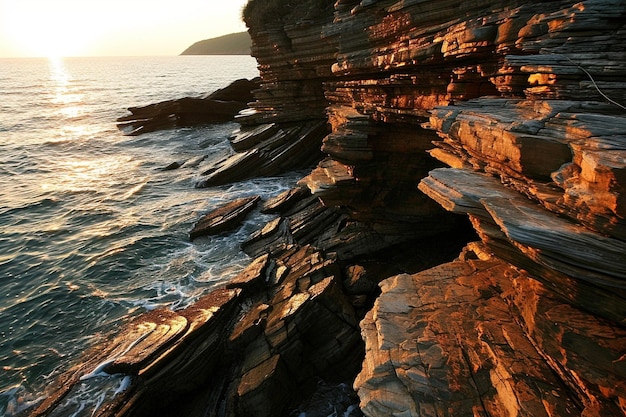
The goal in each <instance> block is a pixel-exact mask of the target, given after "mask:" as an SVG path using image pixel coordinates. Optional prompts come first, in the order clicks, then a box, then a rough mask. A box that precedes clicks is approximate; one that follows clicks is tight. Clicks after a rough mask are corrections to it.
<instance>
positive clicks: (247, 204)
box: [189, 196, 261, 240]
mask: <svg viewBox="0 0 626 417" xmlns="http://www.w3.org/2000/svg"><path fill="white" fill-rule="evenodd" d="M260 200H261V197H259V196H252V197H245V198H238V199H236V200H233V201H231V202H229V203H226V204H224V205H222V206H220V207H218V208H216V209H215V210H213V211H211V212H210V213H207V214H205V215H204V216H202V217H201V218H200V220H198V222H197V223H196V224H195V225H194V226H193V228H192V229H191V231H190V232H189V239H191V240H194V239H196V238H198V237H200V236H208V235H215V234H219V233H222V232H224V231H226V230H230V229H233V228H234V227H236V226H237V225H238V224H239V223H241V221H242V220H243V219H244V218H245V217H246V216H247V215H248V213H249V212H250V211H252V210H253V209H254V208H255V207H256V205H257V203H258V202H259V201H260Z"/></svg>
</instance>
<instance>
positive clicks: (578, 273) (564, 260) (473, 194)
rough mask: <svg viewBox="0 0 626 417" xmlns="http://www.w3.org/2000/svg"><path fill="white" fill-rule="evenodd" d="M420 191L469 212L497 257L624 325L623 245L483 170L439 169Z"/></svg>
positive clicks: (625, 259) (458, 210)
mask: <svg viewBox="0 0 626 417" xmlns="http://www.w3.org/2000/svg"><path fill="white" fill-rule="evenodd" d="M420 189H421V190H423V191H424V192H425V193H427V194H428V195H430V196H431V197H432V198H433V199H434V200H436V201H437V202H439V203H440V204H441V205H442V206H443V207H445V208H446V209H448V210H450V211H453V212H456V213H466V214H469V215H470V216H471V218H472V224H473V225H474V227H475V229H476V230H477V231H478V233H479V235H480V237H481V239H482V240H483V241H484V242H485V243H486V244H487V245H488V246H489V247H490V248H491V249H492V250H493V251H494V252H495V253H496V254H498V256H501V257H503V258H504V259H506V260H508V261H509V262H511V263H513V264H514V265H519V266H520V267H523V268H524V269H527V270H529V271H532V273H533V274H534V275H535V276H537V277H538V278H541V279H542V281H543V282H544V283H545V284H546V285H547V286H548V287H550V288H553V290H554V291H555V292H556V293H557V294H560V296H561V297H563V298H564V299H565V300H567V301H568V302H571V303H575V304H576V305H581V306H583V307H584V308H586V309H588V310H589V311H593V312H595V313H596V314H598V315H600V316H603V317H607V318H609V319H612V320H616V321H617V322H622V323H623V318H624V317H625V315H626V302H625V300H626V292H625V282H626V271H625V270H624V265H626V243H624V242H622V241H620V240H617V239H612V238H608V237H605V236H602V235H599V234H598V233H595V232H593V231H590V230H588V229H585V228H584V227H582V226H578V225H576V224H572V223H571V222H568V221H567V220H565V219H561V218H559V217H556V216H553V215H551V213H550V212H549V211H547V210H545V209H543V208H542V207H540V206H538V205H533V204H531V203H530V202H528V200H527V199H526V198H524V196H523V195H521V194H519V193H517V192H515V191H513V190H509V189H507V188H505V187H503V186H502V185H501V183H500V182H499V181H497V180H496V179H495V178H493V177H490V176H487V175H485V174H480V173H474V172H471V171H467V170H461V169H439V170H435V171H432V172H431V173H430V176H429V177H427V178H425V179H424V180H422V182H421V183H420Z"/></svg>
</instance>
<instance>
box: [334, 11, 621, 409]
mask: <svg viewBox="0 0 626 417" xmlns="http://www.w3.org/2000/svg"><path fill="white" fill-rule="evenodd" d="M342 4H343V5H345V8H346V10H347V9H350V13H342V8H341V5H342ZM624 18H626V2H623V1H608V2H607V1H584V2H581V3H576V4H574V3H569V4H568V3H563V2H540V3H538V2H535V3H532V4H530V3H529V4H524V2H513V1H506V2H494V1H490V2H487V1H485V2H480V1H478V2H465V3H462V4H461V5H459V4H458V2H445V1H444V2H437V3H436V5H435V4H431V3H427V2H421V1H414V2H413V1H412V2H406V1H405V2H397V1H363V2H349V1H342V2H339V3H338V7H337V18H336V24H337V23H338V24H343V25H344V26H350V27H351V28H352V30H342V31H341V33H345V34H346V35H345V37H342V41H341V42H340V54H339V58H338V62H337V64H336V65H335V67H334V71H335V73H336V74H337V75H339V76H341V77H346V76H347V75H348V74H350V75H352V76H353V78H352V79H350V80H349V81H346V82H343V81H338V82H336V83H333V84H332V86H330V88H329V90H330V95H329V96H330V97H341V100H343V102H348V100H347V98H346V97H348V98H350V99H351V100H352V107H353V108H355V109H356V110H357V111H358V113H359V114H360V115H362V116H364V115H368V116H369V120H370V121H371V120H376V121H384V122H387V123H391V124H392V125H394V126H396V125H398V124H399V120H402V121H403V122H405V121H406V120H410V119H413V120H415V121H417V120H419V119H420V117H422V118H424V120H425V121H426V120H427V121H426V122H425V123H423V124H422V126H424V128H427V129H432V130H433V131H434V132H436V133H437V135H438V136H439V138H438V140H436V141H435V145H436V148H435V149H431V150H429V151H428V152H429V153H430V154H431V155H432V156H433V157H434V158H436V159H438V160H440V161H441V162H442V163H445V164H447V165H449V166H451V167H452V168H446V169H444V168H439V169H435V170H433V171H431V173H430V175H429V176H428V177H427V178H425V179H423V180H422V181H421V183H420V186H419V189H420V190H421V191H423V192H424V193H425V194H427V195H428V196H430V197H431V198H433V200H434V201H437V202H438V203H439V204H440V205H441V206H442V207H444V208H446V209H447V210H449V211H451V212H454V213H458V214H464V215H468V217H469V219H470V220H471V222H472V225H473V226H474V229H475V230H476V231H477V233H478V235H479V237H480V238H481V240H482V242H483V244H484V247H482V248H481V249H480V250H479V251H477V252H478V253H479V255H480V257H481V258H482V259H484V260H482V261H481V260H474V259H467V258H468V257H470V258H477V256H478V255H476V253H473V252H472V251H469V252H468V253H469V254H473V255H472V256H469V255H465V257H464V258H463V259H459V260H457V261H455V262H453V263H451V264H444V265H441V266H439V267H437V268H435V269H432V270H429V271H425V272H423V273H419V274H416V275H413V276H399V277H395V278H393V279H391V280H388V281H385V282H383V283H382V284H381V286H382V290H383V295H382V296H381V297H380V298H379V299H378V301H377V302H376V305H375V308H374V310H373V311H372V312H370V313H369V314H368V315H367V317H366V319H365V320H364V321H363V322H362V331H363V335H364V337H365V340H366V349H367V353H366V359H365V361H364V369H363V371H362V372H361V374H360V375H359V377H358V378H357V381H356V384H355V386H356V387H357V389H358V391H359V395H360V396H361V400H362V402H361V404H362V406H363V411H364V412H365V414H366V415H368V416H388V415H394V414H397V413H404V414H403V415H411V416H421V415H439V416H444V415H445V416H461V415H476V414H481V413H482V414H485V415H507V416H517V415H528V416H540V415H546V416H548V415H558V416H565V415H587V416H604V415H622V414H625V413H626V382H625V381H626V359H625V357H624V353H625V352H626V339H625V338H624V335H626V333H625V326H626V322H625V321H624V320H625V319H624V318H625V317H626V269H625V266H626V243H625V240H626V239H625V238H626V236H625V235H624V233H626V227H625V223H624V214H626V213H625V206H624V204H625V203H626V200H625V199H624V195H625V191H626V188H625V181H626V177H625V176H624V172H626V171H625V168H626V135H625V134H624V132H625V131H626V130H625V129H624V128H625V127H626V125H625V120H626V118H625V114H626V109H625V107H624V103H626V96H625V94H624V91H626V90H624V88H623V87H624V84H623V80H624V75H626V54H625V53H624V51H625V48H626V38H625V36H626V27H625V24H624V22H625V20H624ZM358 27H366V28H368V31H366V32H367V34H368V35H369V36H364V35H363V31H359V30H357V28H358ZM357 77H358V78H359V79H358V80H355V79H354V78H357ZM375 77H378V79H376V78H375ZM424 80H426V81H424ZM400 81H402V82H403V83H404V84H403V83H402V82H400ZM411 83H413V85H412V86H409V87H406V85H407V84H409V85H410V84H411ZM437 83H438V84H437ZM341 100H340V99H339V98H337V99H336V101H338V102H340V101H341ZM353 119H357V117H355V116H353ZM362 119H363V118H361V120H362ZM419 131H420V128H419V127H416V128H415V132H419ZM419 135H420V133H414V137H417V136H419ZM346 140H347V141H348V139H346ZM362 142H363V140H362V139H360V138H357V139H356V140H354V141H352V142H351V143H355V144H361V143H362ZM348 147H349V146H346V148H348ZM331 155H332V153H331ZM574 323H575V324H574ZM405 329H409V330H408V331H406V330H405ZM555 376H556V378H555Z"/></svg>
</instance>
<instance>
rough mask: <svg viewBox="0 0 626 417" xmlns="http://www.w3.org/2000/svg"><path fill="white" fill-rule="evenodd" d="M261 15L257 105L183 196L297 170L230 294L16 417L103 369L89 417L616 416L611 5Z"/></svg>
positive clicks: (146, 322) (619, 299)
mask: <svg viewBox="0 0 626 417" xmlns="http://www.w3.org/2000/svg"><path fill="white" fill-rule="evenodd" d="M263 4H264V3H262V2H261V1H260V0H252V1H250V2H249V5H248V6H247V7H246V9H245V10H244V18H245V19H246V22H247V24H248V26H249V28H250V30H249V32H250V35H251V37H252V39H253V47H252V54H253V56H255V57H256V58H257V60H258V62H259V69H260V72H261V82H260V88H259V89H258V90H256V91H255V93H254V97H255V98H254V101H252V102H251V103H249V109H248V110H244V111H242V112H241V113H239V115H238V117H237V119H236V120H237V121H238V122H239V123H240V124H241V129H240V131H239V132H236V133H235V134H233V137H232V139H231V141H232V143H233V149H234V150H235V151H236V152H235V154H234V155H233V156H231V157H229V158H227V159H225V160H223V161H220V162H218V163H217V164H216V165H215V166H213V167H211V168H210V169H208V170H205V171H204V173H203V175H204V177H203V180H202V181H201V182H200V183H199V184H198V186H199V187H203V186H207V187H208V186H213V185H216V184H224V183H228V182H233V181H238V180H241V179H243V178H250V177H254V176H259V175H273V174H274V173H277V172H283V171H285V170H290V169H296V168H298V169H299V168H304V167H307V166H309V165H310V164H316V167H315V168H314V169H312V170H311V172H310V173H309V174H308V175H306V176H305V177H304V178H303V179H302V180H301V181H300V182H299V183H298V186H297V187H295V188H294V189H293V190H290V191H288V192H286V193H284V194H283V195H281V196H279V197H277V198H276V199H273V200H271V201H264V202H263V203H262V207H261V210H263V211H264V212H268V213H276V214H277V217H276V218H275V219H274V220H273V221H271V222H269V223H268V224H267V225H266V226H265V227H263V228H262V229H261V230H259V231H258V232H256V233H255V234H254V235H252V236H251V237H250V238H249V240H248V241H247V242H245V243H244V244H243V245H242V249H243V250H244V251H245V252H246V253H247V254H249V255H250V256H251V259H253V261H252V263H251V264H250V266H249V267H248V268H247V269H246V270H245V271H243V272H242V273H241V274H240V275H239V276H238V277H237V278H236V279H235V280H234V281H232V282H231V283H229V284H228V285H227V286H226V287H224V288H220V289H217V290H215V291H214V292H212V293H211V294H208V295H207V296H206V297H204V298H203V299H201V300H200V301H199V302H198V303H197V304H195V305H194V306H192V307H190V308H187V309H185V310H181V311H176V312H171V311H164V310H157V311H153V312H150V313H148V314H146V315H143V316H141V317H139V318H137V319H136V320H135V321H134V322H132V323H131V324H130V325H129V327H128V328H127V329H125V330H123V331H121V332H120V333H119V334H118V335H117V337H116V338H115V340H113V341H112V342H108V343H106V345H105V346H99V347H96V348H95V349H94V351H93V352H90V353H89V354H88V355H87V356H86V359H85V361H84V362H82V363H81V364H79V365H77V366H76V367H75V368H73V369H72V370H70V371H68V372H66V373H65V374H64V375H63V376H62V377H61V379H60V380H59V381H57V382H56V383H55V384H54V385H52V386H50V391H49V392H48V393H47V397H46V399H45V400H44V401H43V402H42V403H41V404H39V405H38V406H37V408H36V409H34V410H31V411H30V415H32V416H44V415H63V408H62V402H61V400H62V398H63V397H64V396H65V395H67V394H68V393H70V392H71V391H72V390H73V389H77V385H78V383H79V381H81V378H83V379H84V378H85V376H93V375H96V374H99V373H101V372H104V373H105V374H122V375H126V376H128V378H129V379H128V383H127V386H126V387H125V389H124V390H122V391H121V392H119V393H118V395H116V396H115V397H113V398H107V399H106V400H105V401H104V402H103V405H102V406H101V407H100V408H98V410H96V412H95V413H94V415H96V416H148V415H156V414H158V415H185V416H205V415H215V416H240V415H241V416H243V415H255V416H282V415H285V416H286V415H290V413H295V414H292V415H298V414H299V413H304V414H305V415H306V416H308V417H311V416H314V415H324V414H323V411H321V410H322V408H321V407H317V408H316V407H315V406H313V407H312V408H306V406H305V405H306V404H311V402H314V398H316V395H317V394H316V392H317V393H319V392H320V387H321V386H325V387H328V386H327V385H325V384H328V383H332V384H335V385H334V386H335V387H336V388H334V389H333V388H330V389H328V388H325V390H326V391H330V392H334V393H341V394H342V395H341V397H342V398H341V400H338V401H337V406H336V408H335V410H334V411H335V412H336V413H338V412H341V413H344V414H343V415H347V416H356V415H361V414H360V413H363V414H364V415H366V416H368V417H378V416H380V417H382V416H390V415H402V416H476V415H485V416H570V415H571V416H574V415H576V416H618V415H626V322H625V319H624V318H625V317H626V270H625V269H624V268H625V265H626V227H625V221H624V216H625V214H626V199H625V198H624V196H625V195H626V193H625V191H626V175H625V172H626V135H625V134H624V132H626V117H625V115H626V111H625V109H624V107H623V103H626V93H625V91H626V89H624V85H623V81H622V80H623V79H624V76H625V75H626V55H625V53H624V52H625V51H626V26H625V23H624V22H626V3H625V2H624V1H607V0H603V1H601V0H588V1H583V2H579V3H573V2H553V1H545V2H534V3H528V2H524V1H472V2H463V3H459V2H452V1H440V2H436V3H433V2H424V1H420V0H415V1H398V0H388V1H384V0H383V1H376V0H363V1H358V0H339V1H324V0H306V1H300V2H295V1H293V2H292V1H290V0H285V1H283V2H277V3H276V5H277V6H276V7H278V8H277V9H276V10H274V9H271V7H272V5H275V3H274V2H269V3H265V6H263ZM263 7H266V8H267V9H265V10H262V8H263ZM261 12H262V13H261ZM260 16H263V18H260ZM270 17H271V18H270ZM607 97H609V98H610V100H607ZM341 384H343V385H341ZM346 385H354V389H355V390H356V393H357V394H358V401H359V403H360V407H359V408H360V409H359V408H356V407H355V406H354V404H353V403H354V401H355V399H354V397H353V394H352V393H350V392H347V391H346V392H344V390H343V389H340V388H338V387H340V386H341V387H345V386H346ZM344 394H345V395H344ZM351 398H352V399H351ZM351 402H352V403H351ZM305 409H306V410H307V411H304V410H305ZM331 412H332V410H331ZM316 413H318V414H316ZM320 413H321V414H320ZM329 414H330V413H329ZM329 414H326V415H329Z"/></svg>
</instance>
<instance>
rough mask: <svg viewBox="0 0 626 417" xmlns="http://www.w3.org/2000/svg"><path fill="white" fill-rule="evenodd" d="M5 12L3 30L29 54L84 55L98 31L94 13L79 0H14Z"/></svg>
mask: <svg viewBox="0 0 626 417" xmlns="http://www.w3.org/2000/svg"><path fill="white" fill-rule="evenodd" d="M33 3H36V4H33ZM84 3H89V2H84ZM34 6H36V7H34ZM3 15H4V16H3V25H4V28H3V30H4V31H5V33H6V34H7V35H8V36H9V37H10V38H11V39H12V40H13V42H14V43H15V44H16V46H17V47H18V48H19V49H20V50H21V51H23V53H24V54H25V55H30V56H41V57H62V56H77V55H81V54H83V53H84V52H85V50H86V48H87V46H88V45H89V43H90V41H92V40H93V39H94V36H95V35H96V33H95V31H94V25H92V21H93V20H94V16H92V15H93V13H86V10H85V8H84V6H81V4H80V3H79V2H70V1H66V2H62V1H56V2H55V1H46V2H44V1H37V2H29V1H23V2H18V1H14V2H11V4H10V5H6V7H5V9H4V10H3Z"/></svg>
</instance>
